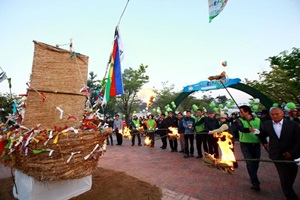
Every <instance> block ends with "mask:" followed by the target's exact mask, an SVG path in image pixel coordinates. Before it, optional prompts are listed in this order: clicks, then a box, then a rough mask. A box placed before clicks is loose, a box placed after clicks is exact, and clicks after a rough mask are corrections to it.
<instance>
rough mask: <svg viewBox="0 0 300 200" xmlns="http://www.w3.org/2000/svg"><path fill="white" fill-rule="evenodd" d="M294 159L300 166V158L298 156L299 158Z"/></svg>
mask: <svg viewBox="0 0 300 200" xmlns="http://www.w3.org/2000/svg"><path fill="white" fill-rule="evenodd" d="M294 161H295V162H297V163H296V164H297V165H298V166H300V158H297V159H295V160H294Z"/></svg>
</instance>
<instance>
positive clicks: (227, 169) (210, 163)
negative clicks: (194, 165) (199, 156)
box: [203, 152, 234, 174]
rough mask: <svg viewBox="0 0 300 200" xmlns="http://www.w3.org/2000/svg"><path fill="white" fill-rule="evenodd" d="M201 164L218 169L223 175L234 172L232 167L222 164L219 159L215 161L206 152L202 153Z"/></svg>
mask: <svg viewBox="0 0 300 200" xmlns="http://www.w3.org/2000/svg"><path fill="white" fill-rule="evenodd" d="M203 162H204V164H206V165H207V166H208V167H211V168H217V169H220V170H221V171H222V172H224V173H228V174H232V173H233V171H234V169H233V166H230V165H228V164H227V163H223V162H222V161H221V159H216V158H214V156H213V155H211V154H209V153H206V152H205V153H204V157H203Z"/></svg>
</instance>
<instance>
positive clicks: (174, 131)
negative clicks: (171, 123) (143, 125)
mask: <svg viewBox="0 0 300 200" xmlns="http://www.w3.org/2000/svg"><path fill="white" fill-rule="evenodd" d="M169 130H170V131H172V133H169V134H168V135H169V137H170V139H176V140H177V139H179V138H180V134H179V133H178V129H177V128H175V127H169Z"/></svg>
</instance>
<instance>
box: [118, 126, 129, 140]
mask: <svg viewBox="0 0 300 200" xmlns="http://www.w3.org/2000/svg"><path fill="white" fill-rule="evenodd" d="M119 133H120V134H122V135H123V137H124V138H127V139H128V140H130V139H131V134H130V129H129V128H128V127H125V128H124V130H123V131H122V130H119Z"/></svg>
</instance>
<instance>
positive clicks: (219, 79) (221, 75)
mask: <svg viewBox="0 0 300 200" xmlns="http://www.w3.org/2000/svg"><path fill="white" fill-rule="evenodd" d="M225 78H226V72H225V71H223V72H222V73H221V74H220V75H216V76H209V77H208V80H210V81H212V80H217V81H219V82H220V83H221V84H222V86H223V87H224V89H225V90H226V92H227V93H228V94H229V96H230V97H231V99H232V100H233V102H234V104H235V105H236V106H237V108H238V109H239V111H240V112H241V109H240V107H239V106H238V104H237V102H236V101H235V99H234V98H233V96H232V95H231V93H230V92H229V90H228V89H227V87H226V86H225V84H224V82H223V81H224V79H225ZM246 121H247V123H248V125H249V127H252V126H251V125H250V122H249V121H248V120H247V119H246ZM262 146H263V147H264V149H265V150H266V151H267V152H269V151H268V149H267V147H266V146H265V145H264V144H262Z"/></svg>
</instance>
